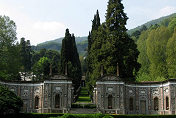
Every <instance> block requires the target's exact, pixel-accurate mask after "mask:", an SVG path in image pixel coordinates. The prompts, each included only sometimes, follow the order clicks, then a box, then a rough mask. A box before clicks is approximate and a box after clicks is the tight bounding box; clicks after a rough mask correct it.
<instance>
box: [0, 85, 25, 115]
mask: <svg viewBox="0 0 176 118" xmlns="http://www.w3.org/2000/svg"><path fill="white" fill-rule="evenodd" d="M22 106H23V101H22V100H21V98H20V97H18V96H17V95H16V94H15V93H14V92H12V91H9V89H8V88H6V87H4V86H1V85H0V114H8V113H19V111H20V109H21V107H22Z"/></svg>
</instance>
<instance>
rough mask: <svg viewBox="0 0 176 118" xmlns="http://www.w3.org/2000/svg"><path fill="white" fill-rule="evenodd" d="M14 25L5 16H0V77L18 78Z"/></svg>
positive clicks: (18, 60) (18, 61) (17, 51)
mask: <svg viewBox="0 0 176 118" xmlns="http://www.w3.org/2000/svg"><path fill="white" fill-rule="evenodd" d="M16 39H17V38H16V25H15V23H14V22H13V21H12V20H10V18H9V17H7V16H0V78H2V79H8V80H9V79H19V76H18V75H19V74H18V72H19V67H20V59H19V48H18V45H16V44H15V43H16Z"/></svg>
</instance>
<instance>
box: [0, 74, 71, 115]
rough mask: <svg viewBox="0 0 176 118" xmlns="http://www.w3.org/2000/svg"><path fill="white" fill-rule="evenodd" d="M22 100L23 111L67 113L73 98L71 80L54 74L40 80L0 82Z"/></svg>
mask: <svg viewBox="0 0 176 118" xmlns="http://www.w3.org/2000/svg"><path fill="white" fill-rule="evenodd" d="M0 84H1V85H4V86H6V87H8V88H9V89H10V90H11V91H13V92H15V93H16V94H17V95H18V96H20V97H21V98H22V100H23V103H24V105H23V108H22V111H23V112H36V113H67V112H69V111H70V109H71V103H72V100H73V99H72V98H73V87H72V80H71V79H70V78H68V77H66V76H61V75H55V76H53V77H51V78H50V79H49V80H45V81H42V82H25V81H20V82H19V81H18V82H2V81H0Z"/></svg>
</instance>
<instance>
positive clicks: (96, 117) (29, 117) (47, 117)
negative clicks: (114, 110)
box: [0, 113, 176, 118]
mask: <svg viewBox="0 0 176 118" xmlns="http://www.w3.org/2000/svg"><path fill="white" fill-rule="evenodd" d="M0 118H176V115H108V114H106V115H105V114H100V113H97V114H61V113H60V114H56V113H43V114H38V113H20V114H9V115H0Z"/></svg>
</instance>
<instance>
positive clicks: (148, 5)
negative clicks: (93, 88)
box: [0, 0, 176, 45]
mask: <svg viewBox="0 0 176 118" xmlns="http://www.w3.org/2000/svg"><path fill="white" fill-rule="evenodd" d="M107 2H108V0H0V15H6V16H9V17H10V19H11V20H13V21H14V22H15V23H16V25H17V37H18V40H20V38H22V37H24V38H25V39H26V40H30V41H31V44H32V45H37V44H39V43H42V42H45V41H49V40H54V39H56V38H60V37H64V35H65V30H66V28H69V30H70V33H74V34H75V36H87V35H88V32H89V31H90V30H91V25H92V22H91V20H92V19H93V16H94V14H95V13H96V10H97V9H98V10H99V13H100V18H101V22H104V21H105V14H106V9H107ZM122 3H123V4H124V7H125V9H124V11H125V13H126V14H127V16H128V18H129V19H128V21H127V25H126V27H127V29H132V28H135V27H137V26H139V25H142V24H144V23H146V22H148V21H150V20H154V19H157V18H160V17H162V16H166V15H169V14H172V13H176V1H175V0H122Z"/></svg>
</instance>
